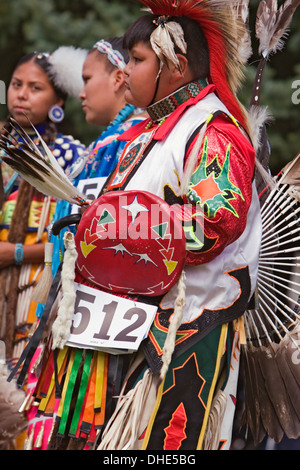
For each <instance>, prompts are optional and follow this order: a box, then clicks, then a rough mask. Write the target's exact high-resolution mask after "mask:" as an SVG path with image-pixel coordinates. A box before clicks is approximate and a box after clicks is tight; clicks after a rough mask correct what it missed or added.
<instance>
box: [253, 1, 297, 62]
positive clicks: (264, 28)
mask: <svg viewBox="0 0 300 470" xmlns="http://www.w3.org/2000/svg"><path fill="white" fill-rule="evenodd" d="M299 4H300V0H286V1H285V2H284V3H283V4H282V5H281V6H280V7H279V8H278V2H277V0H263V1H261V2H260V3H259V6H258V9H257V18H256V37H257V38H258V39H259V41H260V44H259V53H260V54H261V55H262V56H263V57H264V58H267V57H268V56H269V55H270V54H275V53H276V52H277V51H280V50H281V49H282V48H283V46H284V39H285V37H286V35H287V33H288V28H289V26H290V23H291V21H292V17H293V14H294V12H295V10H296V8H297V7H298V6H299Z"/></svg>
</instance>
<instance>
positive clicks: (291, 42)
mask: <svg viewBox="0 0 300 470" xmlns="http://www.w3.org/2000/svg"><path fill="white" fill-rule="evenodd" d="M224 1H226V0H224ZM228 1H230V0H228ZM258 3H259V0H250V12H251V21H250V27H251V31H252V38H253V57H252V58H251V59H250V61H249V65H248V66H247V68H246V80H245V86H244V88H243V89H242V90H241V93H240V98H241V100H242V102H243V103H244V104H245V105H246V106H247V105H248V104H249V101H250V96H251V91H252V84H253V79H254V76H255V73H256V67H257V64H258V61H259V56H258V53H257V49H258V47H257V40H256V38H255V16H256V10H257V5H258ZM278 3H279V4H281V3H283V2H282V1H279V2H278ZM140 9H141V4H140V3H139V2H138V0H45V1H42V0H10V1H7V0H0V60H1V69H0V70H1V72H0V80H2V81H4V82H5V84H6V86H8V83H9V80H10V76H11V73H12V71H13V68H14V66H15V64H16V62H17V61H18V59H19V58H20V57H21V56H22V55H24V54H25V53H27V52H31V51H34V50H38V51H49V52H52V51H54V50H55V49H56V48H57V47H59V46H61V45H73V46H75V47H82V48H87V49H89V48H90V47H91V46H92V45H93V44H94V43H95V42H96V41H97V40H98V39H100V38H105V37H112V36H120V35H122V34H123V33H124V31H125V30H126V28H127V27H128V26H129V24H130V23H131V22H132V21H133V20H134V19H135V18H136V17H137V16H138V15H139V14H140ZM297 81H299V83H298V89H299V93H298V95H297V90H295V89H293V86H296V85H297ZM293 93H294V96H295V94H296V97H298V101H299V99H300V8H298V10H297V11H296V14H295V15H294V18H293V21H292V25H291V31H290V34H289V35H288V37H287V38H286V40H285V47H284V50H283V51H281V52H278V53H277V54H276V55H275V56H274V57H272V58H271V60H270V61H269V63H268V65H267V68H266V71H265V74H264V82H263V91H262V101H261V104H262V105H264V106H268V107H269V109H270V111H271V113H272V115H273V117H274V120H273V121H272V122H271V123H270V125H269V126H268V136H269V140H270V144H271V147H272V158H271V168H272V170H273V171H274V172H276V171H278V170H279V169H280V168H281V167H282V165H283V164H285V163H286V162H287V161H289V160H290V159H292V158H293V157H294V156H295V155H296V154H297V153H298V152H299V150H300V149H299V128H300V104H297V103H296V102H294V103H293V101H292V97H293ZM6 113H7V109H6V107H5V106H4V105H1V106H0V119H4V118H5V115H6ZM63 126H64V128H63V130H64V131H65V132H68V133H72V134H73V135H74V136H76V137H78V138H80V139H81V140H82V141H83V142H84V143H85V144H89V143H90V142H91V141H92V140H93V139H94V138H95V137H96V136H97V135H98V134H99V129H97V128H95V126H91V125H87V124H86V123H85V119H84V116H83V113H82V111H81V107H80V103H79V100H75V99H74V100H73V99H72V100H69V101H68V104H67V108H66V120H65V122H64V124H63Z"/></svg>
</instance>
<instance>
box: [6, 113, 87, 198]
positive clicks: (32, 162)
mask: <svg viewBox="0 0 300 470" xmlns="http://www.w3.org/2000/svg"><path fill="white" fill-rule="evenodd" d="M8 123H9V124H10V125H11V128H12V131H11V132H10V134H8V136H5V135H1V137H0V149H2V150H3V151H4V155H3V156H1V159H2V160H3V161H4V162H5V163H7V164H8V165H9V166H10V167H12V168H13V169H14V170H15V171H16V172H17V173H19V174H20V175H21V176H22V177H23V178H24V179H25V180H26V181H27V182H28V183H30V184H31V185H32V186H34V187H35V188H36V189H37V190H38V191H40V192H41V193H43V194H46V195H48V196H52V197H54V198H56V199H63V200H66V201H68V202H69V203H71V204H77V205H79V206H82V205H87V204H88V201H87V200H86V199H85V198H84V196H83V195H82V194H81V193H80V192H79V191H78V190H77V189H76V188H75V187H74V186H73V185H72V183H71V182H70V180H69V179H68V178H67V176H66V174H65V173H64V171H63V170H62V168H61V167H60V166H59V164H58V163H57V161H56V159H55V157H54V156H53V154H52V152H51V150H50V149H49V147H48V146H47V145H46V143H45V142H44V140H43V139H42V137H41V136H40V134H39V133H38V131H37V130H36V129H35V127H34V126H33V125H32V124H31V126H32V128H33V129H34V131H35V133H36V135H37V136H38V138H39V142H40V146H37V145H36V144H35V143H34V142H33V140H32V139H31V138H30V136H29V135H28V134H27V132H26V131H25V130H24V129H23V128H22V127H21V126H20V124H18V122H17V121H16V120H15V119H13V118H9V121H8ZM13 132H16V133H17V134H18V136H19V137H20V138H21V142H19V141H18V140H16V139H15V138H14V136H13Z"/></svg>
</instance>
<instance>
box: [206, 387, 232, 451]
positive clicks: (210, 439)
mask: <svg viewBox="0 0 300 470" xmlns="http://www.w3.org/2000/svg"><path fill="white" fill-rule="evenodd" d="M226 403H227V397H226V394H225V393H224V392H223V391H222V390H219V391H218V393H217V394H216V396H215V398H214V399H213V402H212V407H211V410H210V413H209V417H208V421H207V428H206V432H205V436H204V440H203V450H218V447H219V443H220V433H221V428H222V423H223V418H224V415H225V411H226Z"/></svg>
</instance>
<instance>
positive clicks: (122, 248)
mask: <svg viewBox="0 0 300 470" xmlns="http://www.w3.org/2000/svg"><path fill="white" fill-rule="evenodd" d="M102 249H103V250H115V255H116V254H117V253H121V255H122V256H123V258H124V253H127V254H128V255H130V256H132V254H131V253H130V252H129V251H128V250H127V249H126V248H125V246H124V245H123V244H122V243H119V244H118V245H114V246H108V247H105V248H102Z"/></svg>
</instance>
